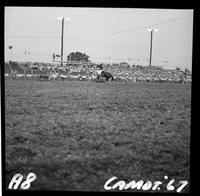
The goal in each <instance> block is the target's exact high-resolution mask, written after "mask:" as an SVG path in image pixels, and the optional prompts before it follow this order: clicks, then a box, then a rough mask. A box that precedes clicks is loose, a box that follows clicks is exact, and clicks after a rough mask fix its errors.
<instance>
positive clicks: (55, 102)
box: [1, 6, 194, 193]
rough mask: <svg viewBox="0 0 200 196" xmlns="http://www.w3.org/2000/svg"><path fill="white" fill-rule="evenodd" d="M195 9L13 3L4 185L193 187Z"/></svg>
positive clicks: (7, 36)
mask: <svg viewBox="0 0 200 196" xmlns="http://www.w3.org/2000/svg"><path fill="white" fill-rule="evenodd" d="M193 15H194V10H193V9H178V8H177V9H169V8H165V9H161V8H124V7H121V8H119V7H48V6H47V7H42V6H41V7H40V6H37V7H31V6H5V7H4V62H3V63H4V65H3V67H4V73H3V74H2V75H3V78H1V79H2V80H3V81H4V100H5V101H4V102H5V106H4V107H5V108H4V110H5V111H2V112H4V116H5V133H4V135H5V189H6V190H12V191H15V190H16V191H17V190H23V191H24V192H25V191H29V190H31V191H34V190H37V191H81V192H88V191H89V192H134V193H136V192H138V193H140V192H141V193H189V192H190V143H191V141H190V139H191V138H190V136H191V89H192V62H193V61H192V59H193V58H192V57H193Z"/></svg>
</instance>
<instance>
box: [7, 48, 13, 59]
mask: <svg viewBox="0 0 200 196" xmlns="http://www.w3.org/2000/svg"><path fill="white" fill-rule="evenodd" d="M8 48H9V50H10V61H11V60H12V48H13V46H8Z"/></svg>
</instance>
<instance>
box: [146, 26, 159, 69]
mask: <svg viewBox="0 0 200 196" xmlns="http://www.w3.org/2000/svg"><path fill="white" fill-rule="evenodd" d="M148 31H150V32H151V40H150V58H149V66H151V61H152V45H153V32H154V31H158V29H150V28H148Z"/></svg>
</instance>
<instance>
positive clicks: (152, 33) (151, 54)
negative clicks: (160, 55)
mask: <svg viewBox="0 0 200 196" xmlns="http://www.w3.org/2000/svg"><path fill="white" fill-rule="evenodd" d="M152 40H153V30H152V31H151V42H150V59H149V66H151V58H152Z"/></svg>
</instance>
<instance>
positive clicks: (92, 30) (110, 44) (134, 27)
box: [4, 7, 193, 70]
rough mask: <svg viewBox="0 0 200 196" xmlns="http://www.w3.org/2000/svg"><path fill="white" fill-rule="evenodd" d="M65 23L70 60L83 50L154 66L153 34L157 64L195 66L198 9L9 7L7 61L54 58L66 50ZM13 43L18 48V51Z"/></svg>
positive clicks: (102, 58) (96, 57)
mask: <svg viewBox="0 0 200 196" xmlns="http://www.w3.org/2000/svg"><path fill="white" fill-rule="evenodd" d="M57 17H65V18H70V20H69V21H67V20H66V21H65V23H64V43H63V44H64V49H63V52H64V60H66V59H67V55H68V54H69V53H70V52H76V51H78V52H82V53H85V54H87V55H89V56H90V60H91V61H92V62H94V63H101V62H104V63H119V62H124V61H125V62H127V63H129V64H141V65H144V66H145V65H148V64H149V58H150V38H151V34H150V32H149V31H148V30H147V28H152V29H158V31H154V32H153V38H152V65H156V66H163V67H164V68H167V69H174V68H175V67H180V68H181V69H185V68H188V69H190V70H191V68H192V42H193V10H191V9H149V8H148V9H139V8H97V7H95V8H87V7H81V8H79V7H73V8H70V7H5V22H4V32H5V45H4V50H5V60H6V61H7V60H11V59H12V60H16V61H37V62H41V61H43V62H52V55H53V53H55V54H59V55H60V53H61V29H62V25H61V20H58V19H57ZM8 46H13V48H12V50H10V49H9V48H8Z"/></svg>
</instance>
